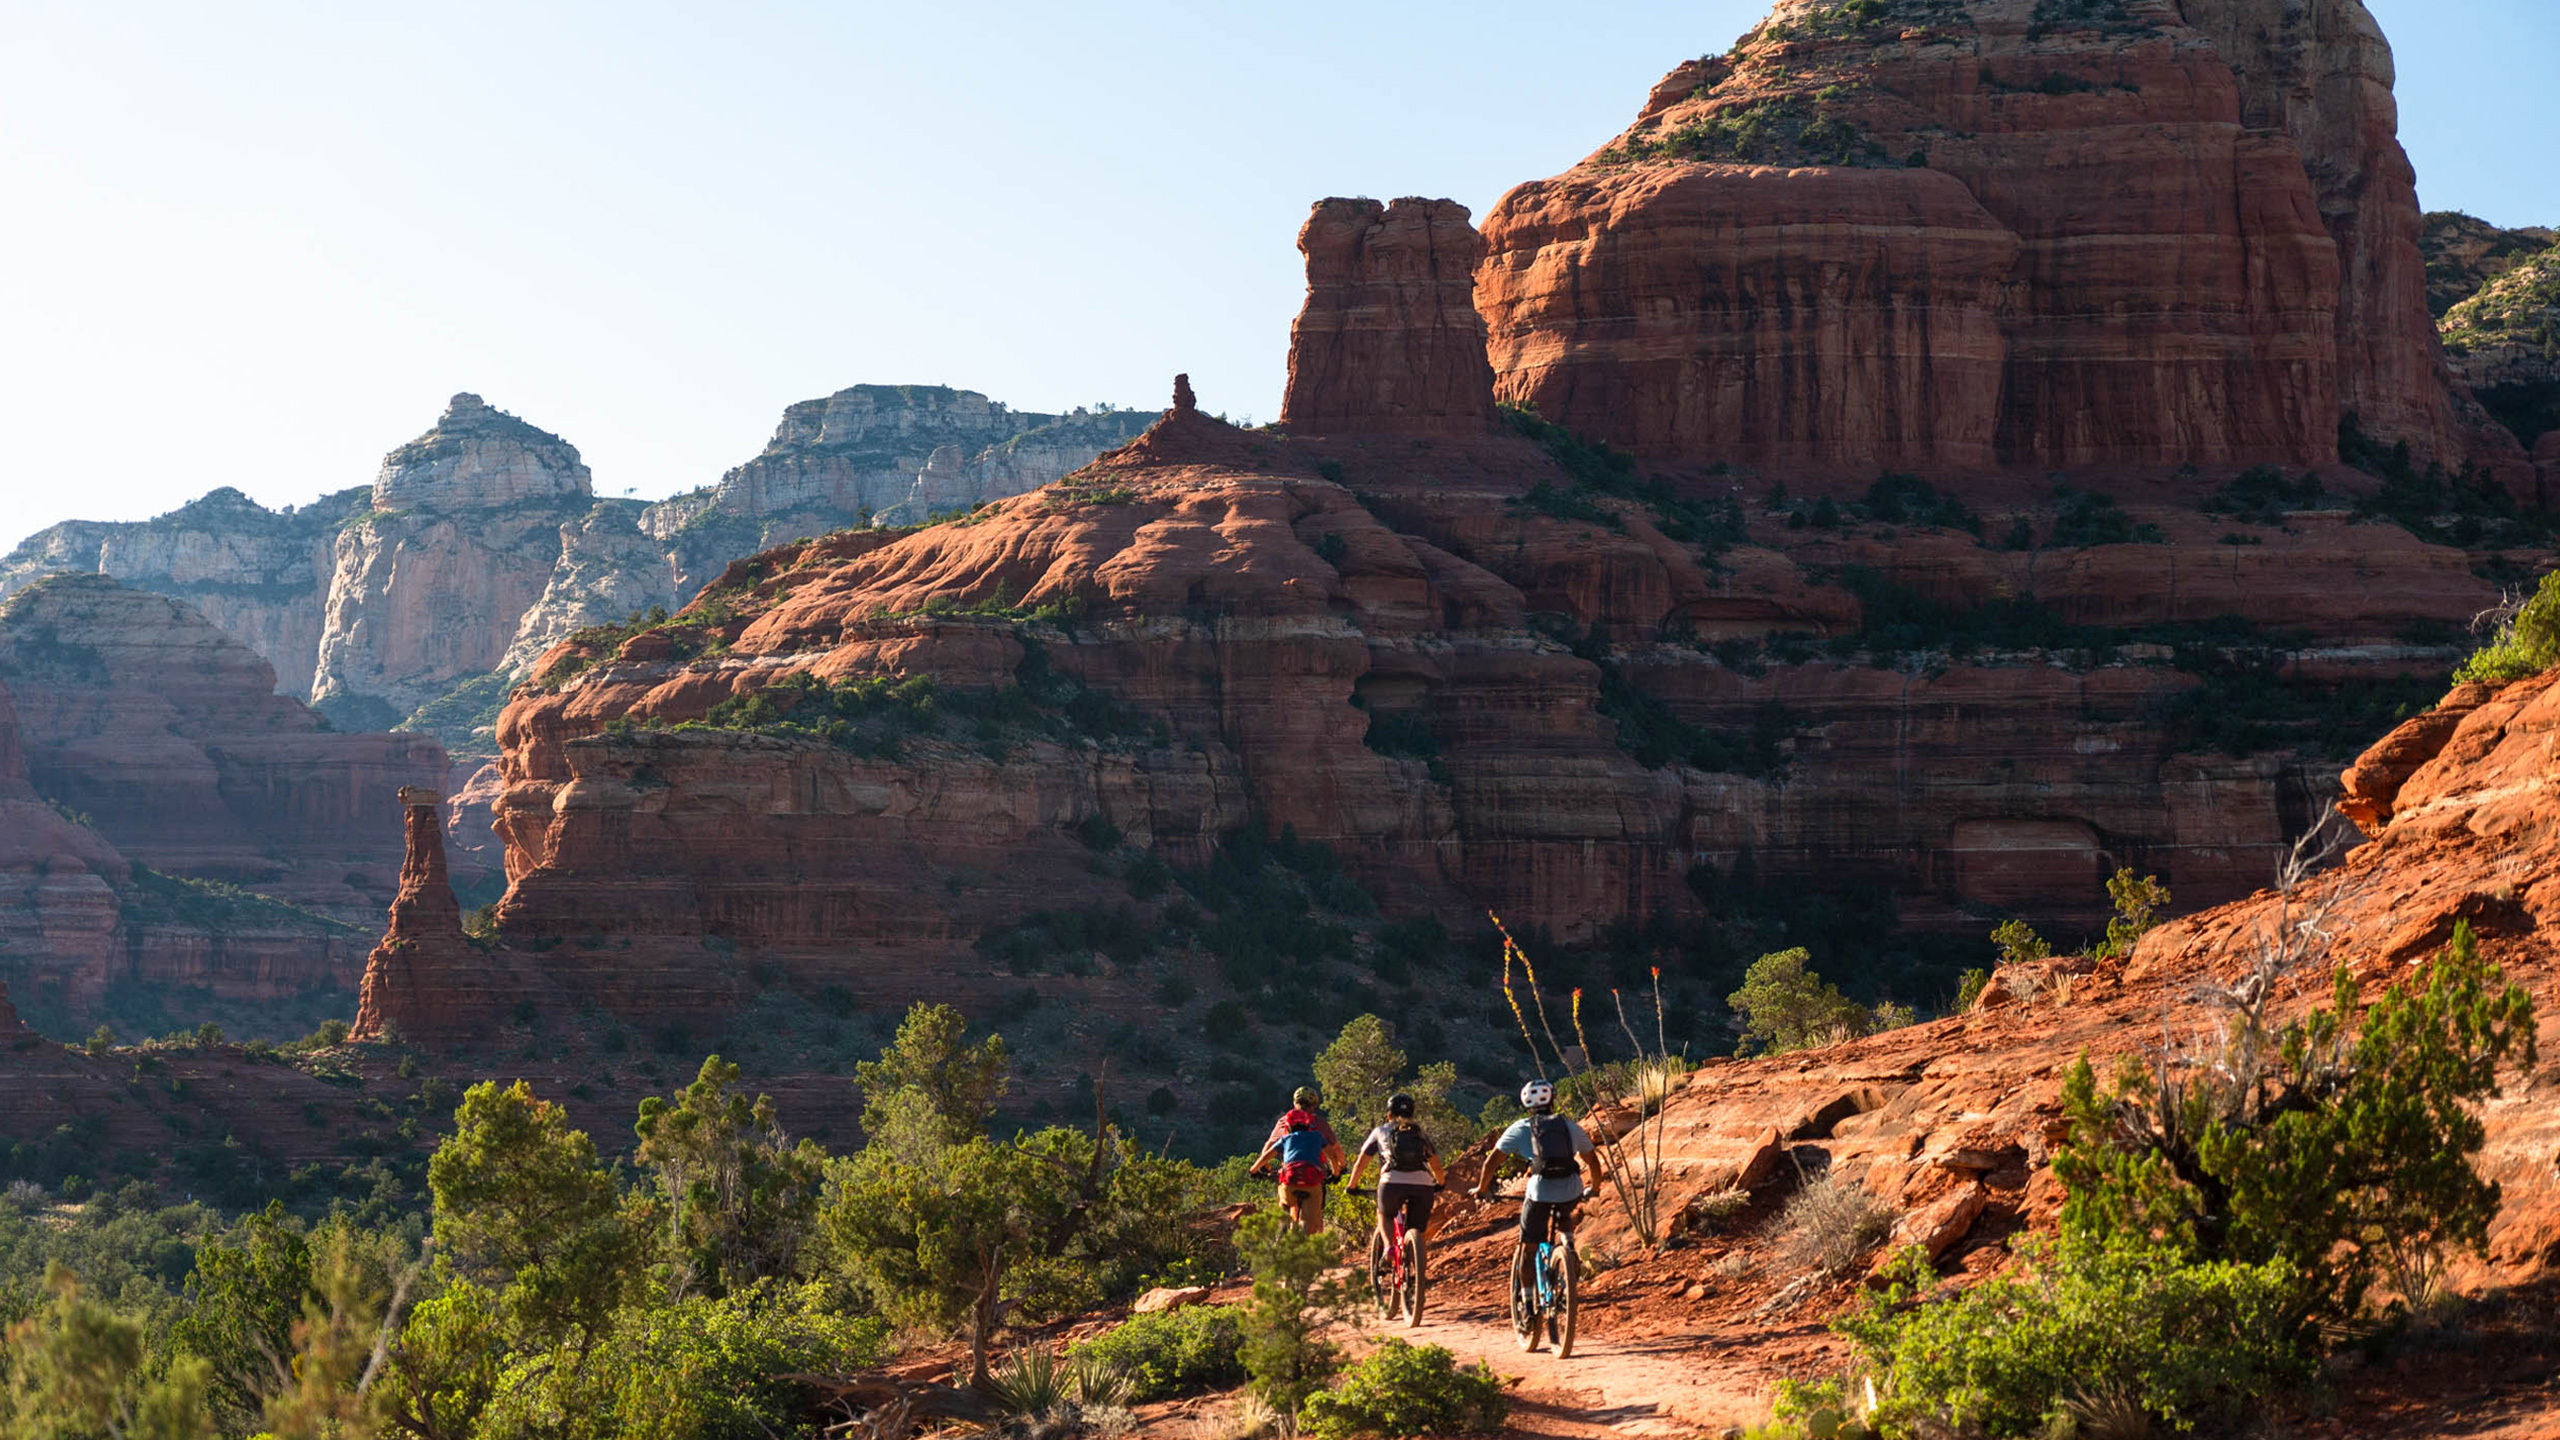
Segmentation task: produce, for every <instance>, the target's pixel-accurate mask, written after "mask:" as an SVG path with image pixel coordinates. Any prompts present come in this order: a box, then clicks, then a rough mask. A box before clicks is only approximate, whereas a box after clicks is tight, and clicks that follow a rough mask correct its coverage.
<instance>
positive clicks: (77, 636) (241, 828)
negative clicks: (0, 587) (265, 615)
mask: <svg viewBox="0 0 2560 1440" xmlns="http://www.w3.org/2000/svg"><path fill="white" fill-rule="evenodd" d="M0 674H5V676H6V678H7V682H8V684H9V687H10V691H11V694H12V697H13V700H14V708H15V712H16V717H17V723H16V731H17V749H18V751H19V753H20V754H21V755H22V756H23V761H24V773H25V775H26V777H27V779H28V780H29V781H30V782H31V783H32V786H33V788H34V789H35V790H36V791H38V792H40V793H41V794H43V795H44V796H45V797H46V798H48V799H50V800H52V801H54V802H57V803H58V804H60V805H61V806H62V807H63V808H64V809H66V810H70V811H74V812H78V813H80V814H82V815H84V816H86V817H88V818H87V823H88V824H89V825H91V826H92V827H94V829H95V830H96V831H97V832H98V833H99V834H101V835H103V836H104V837H106V839H107V840H108V841H110V842H112V843H113V845H114V846H115V848H116V849H117V851H119V852H121V854H122V855H123V856H124V857H126V858H127V859H129V860H132V861H138V862H140V863H142V864H144V865H147V866H150V867H151V868H152V869H154V870H159V871H164V872H166V873H168V874H172V875H180V876H189V877H194V878H198V879H205V880H219V881H224V882H228V883H232V884H237V885H241V886H245V887H247V888H249V889H252V890H256V891H259V892H262V893H265V894H270V895H274V896H276V897H278V898H281V899H284V900H287V901H290V902H292V903H294V904H297V905H302V906H305V907H307V908H309V909H312V910H314V911H317V912H319V913H321V914H323V915H329V916H334V917H337V918H339V919H342V920H346V921H351V922H355V923H369V922H372V921H373V920H375V919H376V918H377V917H378V916H379V915H380V914H381V910H382V907H383V906H384V905H385V904H386V903H388V901H389V899H390V897H391V895H392V894H393V893H394V891H395V889H396V879H395V872H396V870H397V867H398V863H399V852H398V851H397V850H395V849H392V848H391V847H390V843H389V836H390V832H391V829H392V820H393V816H394V815H395V813H396V807H394V806H393V805H392V804H391V796H392V794H393V792H394V791H396V790H397V789H398V788H399V787H400V786H401V785H404V784H411V783H418V782H422V781H423V782H429V783H433V782H436V781H440V780H441V779H442V777H443V774H444V768H445V753H444V749H443V747H442V746H440V745H438V744H437V743H436V742H435V741H434V740H433V739H432V738H430V737H427V736H423V735H385V734H371V735H343V734H334V733H331V732H330V731H329V729H328V727H327V725H326V723H325V722H323V721H322V719H321V718H320V717H319V716H318V715H317V714H314V713H313V712H312V711H311V710H310V709H309V708H308V707H306V706H304V705H303V704H301V703H300V702H299V701H295V700H292V699H289V698H287V697H285V696H281V695H278V694H276V693H275V675H274V672H273V671H272V670H271V669H270V668H269V667H268V666H267V664H266V662H265V661H263V660H261V659H259V658H258V656H257V655H256V654H254V653H253V652H251V651H250V650H249V649H248V648H247V647H246V646H243V645H241V644H239V643H238V642H236V641H234V640H232V639H230V638H229V637H228V636H226V635H224V634H223V633H222V632H221V631H219V630H217V629H215V628H214V627H213V625H212V624H211V623H210V622H208V621H207V620H205V619H204V617H202V616H201V615H198V614H197V613H195V612H194V611H193V610H192V609H190V608H189V607H187V606H186V605H184V604H183V603H181V602H178V601H175V600H171V599H169V598H168V597H166V596H161V595H154V594H151V593H149V592H147V591H141V590H133V589H128V588H126V587H124V586H122V585H119V584H117V583H116V582H115V581H113V580H110V579H107V578H106V577H104V576H98V575H86V576H82V575H64V576H58V577H55V578H53V579H51V580H47V581H45V582H42V583H40V584H38V585H35V586H33V587H31V588H29V589H26V590H23V591H21V592H19V593H18V594H17V595H15V596H13V597H11V598H10V600H9V601H8V602H7V604H6V606H5V608H0Z"/></svg>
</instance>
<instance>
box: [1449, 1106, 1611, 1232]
mask: <svg viewBox="0 0 2560 1440" xmlns="http://www.w3.org/2000/svg"><path fill="white" fill-rule="evenodd" d="M1520 1103H1521V1105H1522V1106H1524V1107H1526V1108H1527V1109H1528V1111H1529V1113H1528V1114H1527V1115H1524V1116H1522V1117H1521V1118H1519V1119H1517V1120H1514V1121H1512V1122H1511V1127H1510V1128H1509V1129H1507V1130H1505V1131H1503V1132H1502V1138H1501V1139H1499V1140H1496V1141H1495V1142H1494V1143H1493V1148H1494V1154H1493V1155H1491V1156H1488V1157H1487V1158H1486V1160H1485V1167H1484V1178H1483V1179H1482V1180H1481V1181H1479V1182H1478V1183H1477V1185H1476V1198H1478V1199H1484V1198H1486V1197H1487V1196H1490V1195H1491V1194H1492V1193H1493V1186H1494V1181H1495V1180H1496V1178H1497V1177H1498V1176H1499V1174H1500V1172H1501V1170H1502V1160H1501V1157H1502V1156H1504V1155H1517V1156H1519V1157H1520V1158H1521V1159H1523V1160H1526V1161H1528V1162H1529V1185H1528V1192H1527V1194H1526V1195H1525V1196H1524V1197H1523V1198H1522V1200H1521V1204H1520V1245H1521V1247H1522V1248H1523V1249H1534V1248H1535V1247H1537V1246H1538V1245H1539V1244H1541V1243H1543V1242H1544V1241H1545V1240H1546V1238H1547V1234H1548V1227H1549V1226H1550V1225H1552V1226H1554V1227H1555V1228H1556V1229H1560V1230H1562V1231H1564V1232H1565V1233H1567V1234H1571V1233H1573V1229H1574V1226H1575V1225H1576V1224H1578V1223H1579V1222H1580V1219H1581V1210H1582V1202H1583V1200H1584V1199H1585V1198H1586V1197H1587V1196H1588V1195H1589V1194H1590V1192H1591V1191H1593V1190H1597V1189H1599V1188H1600V1155H1599V1151H1598V1147H1596V1146H1594V1145H1593V1144H1592V1143H1591V1136H1590V1135H1589V1134H1587V1133H1585V1132H1584V1130H1583V1128H1582V1127H1581V1126H1580V1125H1577V1124H1575V1123H1574V1121H1573V1117H1572V1116H1569V1115H1558V1114H1557V1113H1556V1087H1555V1086H1553V1085H1550V1084H1548V1083H1547V1082H1546V1081H1544V1080H1532V1081H1530V1082H1529V1083H1528V1084H1526V1085H1523V1086H1521V1087H1520ZM1586 1176H1587V1177H1588V1178H1589V1182H1590V1183H1589V1185H1588V1186H1587V1187H1586V1186H1585V1184H1584V1179H1585V1177H1586Z"/></svg>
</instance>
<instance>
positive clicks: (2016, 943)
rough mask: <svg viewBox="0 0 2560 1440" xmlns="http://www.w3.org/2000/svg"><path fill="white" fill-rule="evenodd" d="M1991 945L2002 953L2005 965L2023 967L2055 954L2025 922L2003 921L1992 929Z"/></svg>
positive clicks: (2032, 927) (2002, 961) (2043, 939)
mask: <svg viewBox="0 0 2560 1440" xmlns="http://www.w3.org/2000/svg"><path fill="white" fill-rule="evenodd" d="M1991 943H1992V945H1993V946H1994V947H1996V948H1997V949H1998V950H1999V951H2000V963H2001V964H2003V965H2023V964H2025V963H2027V962H2029V961H2032V960H2042V959H2044V958H2045V957H2046V956H2048V955H2051V954H2052V953H2053V947H2052V946H2051V945H2049V944H2047V943H2045V938H2044V937H2043V936H2041V935H2039V934H2037V933H2036V932H2035V927H2034V926H2032V925H2029V924H2028V923H2027V922H2026V921H2024V920H2003V921H2001V922H2000V923H1999V924H1997V925H1995V926H1993V927H1991ZM1984 978H1986V979H1988V978H1989V977H1988V976H1986V977H1984ZM1977 988H1978V987H1977Z"/></svg>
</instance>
